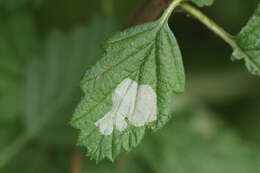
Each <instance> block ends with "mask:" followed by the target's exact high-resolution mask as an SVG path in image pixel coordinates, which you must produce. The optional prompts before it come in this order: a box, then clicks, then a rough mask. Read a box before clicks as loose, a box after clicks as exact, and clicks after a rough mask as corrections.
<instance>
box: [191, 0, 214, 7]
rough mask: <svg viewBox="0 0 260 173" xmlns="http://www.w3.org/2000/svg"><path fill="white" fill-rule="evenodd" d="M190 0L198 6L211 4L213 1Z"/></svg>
mask: <svg viewBox="0 0 260 173" xmlns="http://www.w3.org/2000/svg"><path fill="white" fill-rule="evenodd" d="M191 1H192V2H193V3H195V4H196V5H197V6H199V7H203V6H211V5H212V4H213V3H214V0H191Z"/></svg>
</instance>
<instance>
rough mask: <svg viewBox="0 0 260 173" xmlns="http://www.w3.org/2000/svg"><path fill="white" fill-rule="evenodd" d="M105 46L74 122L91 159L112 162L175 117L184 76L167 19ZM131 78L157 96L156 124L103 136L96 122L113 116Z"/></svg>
mask: <svg viewBox="0 0 260 173" xmlns="http://www.w3.org/2000/svg"><path fill="white" fill-rule="evenodd" d="M104 48H105V54H104V56H103V57H102V59H101V60H100V61H99V62H98V63H97V64H95V65H94V66H93V67H91V69H89V70H88V71H87V72H86V75H85V76H84V78H83V79H82V81H81V87H82V89H83V91H84V93H85V96H84V98H83V100H82V101H81V103H80V104H79V106H78V107H77V109H76V111H75V113H74V116H73V119H72V122H71V124H72V125H73V126H74V127H76V128H78V129H80V137H79V145H81V146H84V147H87V149H88V155H89V156H90V157H91V158H94V159H95V160H97V161H100V160H102V159H104V158H108V159H110V160H112V161H113V160H114V159H115V158H116V157H117V156H118V154H119V153H120V152H121V151H122V150H123V151H129V150H130V149H132V148H134V147H136V146H137V145H138V144H139V142H140V141H141V140H142V138H143V136H144V133H145V130H146V129H149V128H151V129H153V130H156V129H159V128H160V127H162V126H163V125H165V123H166V122H167V121H168V120H169V118H170V110H171V104H172V98H173V93H174V92H175V93H181V92H183V90H184V80H185V79H184V78H185V77H184V70H183V65H182V59H181V53H180V50H179V47H178V44H177V41H176V39H175V37H174V35H173V34H172V32H171V30H170V28H169V26H168V24H167V22H166V21H165V18H164V15H163V17H162V18H161V19H159V20H158V21H156V22H153V23H148V24H144V25H140V26H137V27H134V28H130V29H128V30H125V31H123V32H120V33H118V34H116V35H114V36H112V37H110V38H109V39H108V40H107V41H106V42H105V43H104ZM126 78H131V79H132V80H134V81H136V82H137V83H138V84H139V85H142V84H143V85H149V86H151V87H152V88H153V90H154V91H155V92H156V95H157V105H158V115H157V120H156V121H155V122H152V123H149V124H146V125H144V126H138V127H136V126H133V125H132V124H131V123H130V124H129V123H128V125H129V126H128V127H127V129H125V130H124V131H118V130H115V129H114V130H113V132H112V134H109V135H103V134H101V132H100V131H99V128H98V127H97V126H96V125H95V123H96V122H97V121H98V120H99V119H101V118H102V117H104V116H105V114H107V113H108V112H109V110H110V109H111V107H112V92H113V91H114V90H115V88H116V87H117V86H118V85H119V84H120V83H121V82H122V81H123V80H125V79H126ZM137 101H138V100H136V101H135V102H137ZM121 102H122V101H121ZM135 104H136V103H135Z"/></svg>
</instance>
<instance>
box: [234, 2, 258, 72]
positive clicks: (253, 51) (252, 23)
mask: <svg viewBox="0 0 260 173" xmlns="http://www.w3.org/2000/svg"><path fill="white" fill-rule="evenodd" d="M235 39H236V42H237V43H238V45H239V46H240V48H241V50H235V51H234V53H233V56H234V57H235V58H236V59H241V58H244V59H245V62H246V66H247V68H248V70H249V71H250V72H251V73H253V74H256V75H260V4H259V5H258V7H257V9H256V10H255V12H254V14H253V16H252V17H251V19H250V20H249V22H248V23H247V25H246V26H245V27H244V28H243V29H242V30H241V32H240V33H239V34H238V35H237V36H236V38H235Z"/></svg>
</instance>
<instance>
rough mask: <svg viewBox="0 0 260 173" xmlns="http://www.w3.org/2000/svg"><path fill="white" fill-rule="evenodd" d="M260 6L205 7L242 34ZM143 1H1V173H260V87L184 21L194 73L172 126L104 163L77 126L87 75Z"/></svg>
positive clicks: (179, 25) (183, 37) (207, 34)
mask: <svg viewBox="0 0 260 173" xmlns="http://www.w3.org/2000/svg"><path fill="white" fill-rule="evenodd" d="M257 3H259V0H236V1H231V0H229V1H227V0H216V2H215V4H214V5H213V6H212V7H206V8H203V9H202V11H203V12H205V13H206V14H207V15H208V16H209V17H211V18H212V19H214V20H215V21H216V22H217V23H219V24H220V25H221V26H223V27H224V28H225V29H226V30H227V31H229V32H230V33H232V34H237V33H238V32H239V31H240V29H241V27H243V26H244V25H245V24H246V22H247V21H248V19H249V17H250V16H251V15H252V13H253V11H254V8H255V7H256V5H257ZM141 4H142V0H95V1H94V0H74V1H72V0H0V172H1V173H18V172H19V173H36V172H37V173H46V172H48V173H65V172H68V173H96V172H102V173H103V172H104V173H112V172H113V173H117V172H118V173H128V172H129V173H132V172H136V173H146V172H149V173H170V172H171V173H189V172H192V173H204V172H205V173H260V148H259V146H260V133H259V132H260V116H259V115H260V92H259V88H260V79H259V77H256V76H252V75H251V74H249V73H248V72H247V70H246V68H245V67H244V64H243V62H242V61H241V62H232V61H231V60H230V55H231V53H232V50H231V49H230V48H229V46H228V45H226V44H225V43H224V42H223V41H222V40H221V39H219V38H218V37H217V36H215V35H214V34H213V33H212V32H211V31H209V30H208V29H207V28H205V27H204V26H203V25H202V24H200V23H199V22H198V21H196V20H193V18H192V17H190V16H189V15H186V14H185V13H182V12H178V13H176V14H174V16H172V17H171V20H170V26H171V28H172V30H173V32H174V33H175V36H176V38H177V39H178V42H179V45H180V47H181V50H182V54H183V61H184V65H185V71H186V75H187V87H186V92H185V94H183V95H176V96H175V101H174V103H173V108H172V110H173V112H172V115H173V118H172V119H171V121H170V122H169V123H168V124H167V125H166V127H164V128H163V129H161V130H160V131H159V132H157V133H155V134H148V135H146V137H145V139H144V141H143V142H141V144H140V145H139V146H138V147H137V148H136V149H135V150H134V151H132V152H130V153H125V154H121V156H120V157H119V158H118V159H117V160H116V161H115V162H114V163H110V162H108V161H102V162H101V163H99V164H96V163H95V161H91V160H89V158H87V157H85V156H84V153H85V152H86V151H85V150H84V149H81V148H77V147H76V140H77V131H76V130H75V129H72V128H71V127H69V125H68V122H69V121H70V119H71V115H72V113H73V109H74V108H75V105H76V104H77V103H78V102H79V100H80V97H81V96H82V93H81V91H80V89H79V80H80V77H81V76H82V75H83V74H84V72H85V70H86V69H87V68H88V67H90V66H91V65H92V64H93V63H95V62H96V61H97V60H98V59H99V57H100V55H101V54H102V50H101V49H100V46H99V45H100V43H101V42H102V41H103V40H104V39H105V38H107V37H108V36H110V35H111V34H113V33H115V32H117V31H120V29H122V28H124V27H125V26H126V25H127V24H128V23H129V22H130V21H131V20H132V19H131V16H133V13H134V12H135V11H136V9H137V8H138V7H139V6H140V5H141Z"/></svg>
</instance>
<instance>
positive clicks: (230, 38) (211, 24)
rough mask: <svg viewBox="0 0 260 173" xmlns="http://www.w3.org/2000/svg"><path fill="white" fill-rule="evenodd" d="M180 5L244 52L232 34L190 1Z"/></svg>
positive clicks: (233, 46)
mask: <svg viewBox="0 0 260 173" xmlns="http://www.w3.org/2000/svg"><path fill="white" fill-rule="evenodd" d="M180 7H182V8H183V9H184V10H185V11H187V12H188V13H189V14H191V15H192V16H194V17H195V18H197V19H198V20H199V21H200V22H201V23H203V24H204V25H205V26H207V27H208V28H209V29H210V30H212V31H213V32H214V33H216V34H217V35H218V36H219V37H221V38H222V39H223V40H224V41H225V42H226V43H228V44H229V45H230V46H231V47H232V48H233V49H234V50H240V51H241V52H243V51H242V50H241V48H240V47H239V46H238V44H237V43H236V41H235V40H234V37H233V36H232V35H231V34H229V33H228V32H226V31H225V30H224V29H223V28H221V27H220V26H218V25H217V24H216V23H215V22H214V21H213V20H211V19H209V18H208V17H207V16H206V15H204V14H203V13H202V12H201V11H199V10H198V9H196V8H195V7H193V6H191V5H189V4H188V3H182V4H180Z"/></svg>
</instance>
